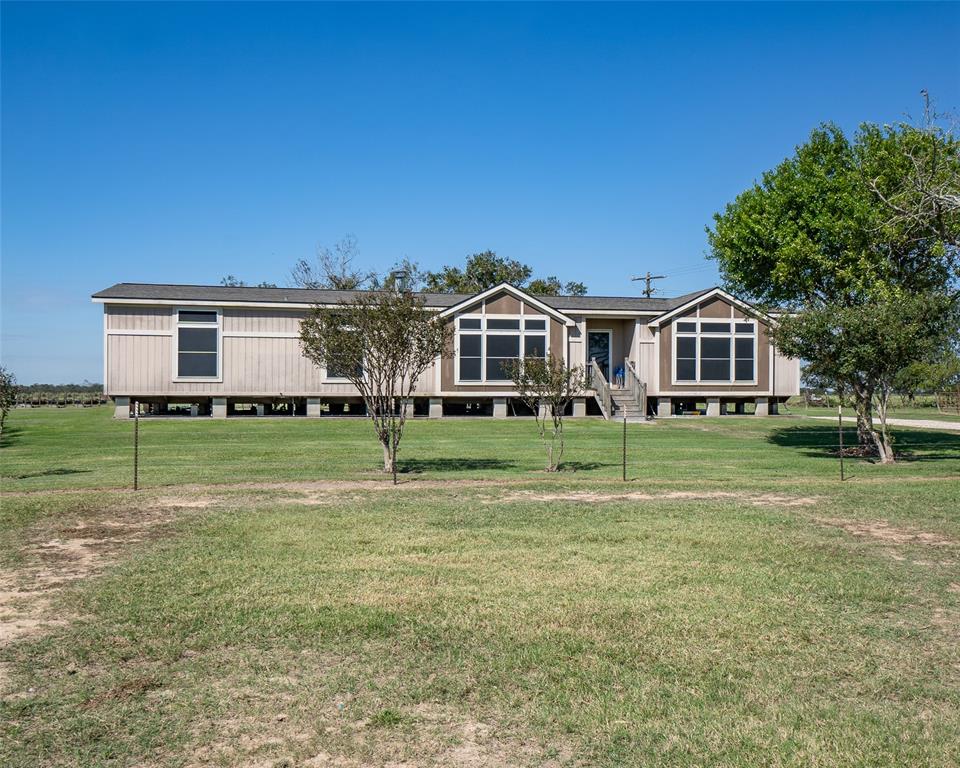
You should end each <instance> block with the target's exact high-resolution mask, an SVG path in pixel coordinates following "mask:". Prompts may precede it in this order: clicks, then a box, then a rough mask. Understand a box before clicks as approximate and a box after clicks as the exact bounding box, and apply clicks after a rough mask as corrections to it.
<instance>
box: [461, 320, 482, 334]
mask: <svg viewBox="0 0 960 768" xmlns="http://www.w3.org/2000/svg"><path fill="white" fill-rule="evenodd" d="M460 327H461V328H469V329H472V330H476V331H479V330H480V318H479V317H461V318H460Z"/></svg>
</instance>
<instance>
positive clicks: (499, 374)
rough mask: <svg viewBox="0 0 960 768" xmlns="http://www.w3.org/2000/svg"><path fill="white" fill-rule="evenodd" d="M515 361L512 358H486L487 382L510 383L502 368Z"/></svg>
mask: <svg viewBox="0 0 960 768" xmlns="http://www.w3.org/2000/svg"><path fill="white" fill-rule="evenodd" d="M515 359H516V358H513V357H488V358H487V381H510V376H508V375H507V372H506V371H505V370H504V366H505V365H507V364H508V363H511V362H512V361H513V360H515Z"/></svg>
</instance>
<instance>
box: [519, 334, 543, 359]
mask: <svg viewBox="0 0 960 768" xmlns="http://www.w3.org/2000/svg"><path fill="white" fill-rule="evenodd" d="M523 356H524V357H546V356H547V337H546V336H542V335H539V336H538V335H531V334H527V335H526V336H524V337H523Z"/></svg>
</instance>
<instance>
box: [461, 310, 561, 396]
mask: <svg viewBox="0 0 960 768" xmlns="http://www.w3.org/2000/svg"><path fill="white" fill-rule="evenodd" d="M547 343H548V339H547V320H546V318H544V317H512V316H504V315H496V316H491V317H481V316H466V317H459V318H457V381H458V383H463V384H485V383H493V384H502V383H507V382H509V381H510V376H509V375H508V374H507V367H508V365H509V363H510V362H511V361H513V360H517V359H519V358H520V357H521V356H522V357H546V356H547Z"/></svg>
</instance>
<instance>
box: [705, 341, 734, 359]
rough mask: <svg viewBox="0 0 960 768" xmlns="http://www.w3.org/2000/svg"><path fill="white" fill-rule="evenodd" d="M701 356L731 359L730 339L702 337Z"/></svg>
mask: <svg viewBox="0 0 960 768" xmlns="http://www.w3.org/2000/svg"><path fill="white" fill-rule="evenodd" d="M700 356H701V357H703V358H704V359H706V358H708V357H720V358H723V359H725V360H729V359H730V339H700Z"/></svg>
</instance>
